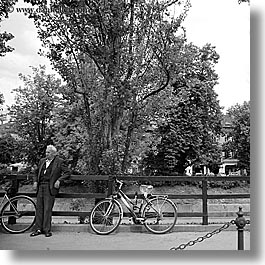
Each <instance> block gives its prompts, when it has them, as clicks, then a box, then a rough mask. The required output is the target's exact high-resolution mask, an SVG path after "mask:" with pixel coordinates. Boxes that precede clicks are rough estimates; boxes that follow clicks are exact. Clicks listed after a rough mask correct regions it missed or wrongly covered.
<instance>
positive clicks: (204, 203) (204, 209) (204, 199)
mask: <svg viewBox="0 0 265 265" xmlns="http://www.w3.org/2000/svg"><path fill="white" fill-rule="evenodd" d="M202 213H203V216H202V224H203V225H208V205H207V177H205V178H203V180H202Z"/></svg>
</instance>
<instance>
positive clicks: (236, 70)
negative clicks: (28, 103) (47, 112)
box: [0, 0, 250, 112]
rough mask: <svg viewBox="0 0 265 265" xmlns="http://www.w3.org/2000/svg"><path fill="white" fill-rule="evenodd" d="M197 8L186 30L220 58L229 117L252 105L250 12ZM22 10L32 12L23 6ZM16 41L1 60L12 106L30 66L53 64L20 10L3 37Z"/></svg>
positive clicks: (219, 0)
mask: <svg viewBox="0 0 265 265" xmlns="http://www.w3.org/2000/svg"><path fill="white" fill-rule="evenodd" d="M191 5H192V7H191V8H190V10H189V12H188V15H187V17H186V19H185V22H184V24H183V26H184V27H185V28H186V34H187V39H188V41H189V42H192V43H194V44H195V45H197V46H200V47H202V46H203V45H205V44H207V43H210V44H212V45H213V46H215V47H216V51H217V53H218V54H219V55H220V59H219V62H218V64H217V65H216V67H215V70H216V72H217V74H218V76H219V84H218V85H217V86H216V87H215V91H216V93H217V94H218V100H219V101H220V105H221V106H222V107H224V112H225V111H226V110H227V109H228V108H229V107H231V106H233V105H235V104H237V103H239V104H242V103H243V102H244V101H248V100H250V6H249V5H248V4H247V3H242V4H240V5H239V4H238V0H191ZM16 7H27V5H26V4H25V3H24V2H23V1H20V2H19V3H18V5H17V6H16ZM5 30H6V31H7V32H11V33H12V34H13V35H14V36H15V38H14V39H13V40H11V41H9V42H8V44H9V45H10V46H12V47H14V48H15V50H14V51H13V52H11V53H7V54H6V56H4V57H0V91H1V92H2V93H3V94H4V99H5V103H6V105H11V104H12V103H14V96H15V95H14V93H12V90H13V89H14V88H17V87H18V86H20V85H23V82H22V81H21V80H20V79H19V77H18V74H19V73H22V74H24V75H28V74H32V70H31V68H30V67H29V66H39V65H46V66H47V69H48V71H49V72H51V73H54V72H53V71H52V68H51V66H50V63H49V61H48V59H46V58H44V57H42V56H40V55H38V54H37V52H38V51H39V49H40V48H41V42H40V40H39V39H38V38H37V30H36V28H35V26H34V24H33V21H32V20H29V19H28V18H26V17H25V16H24V15H23V14H21V13H18V12H16V10H14V11H13V12H12V13H10V17H9V18H8V19H6V20H4V21H3V22H2V24H1V27H0V31H1V32H2V31H5Z"/></svg>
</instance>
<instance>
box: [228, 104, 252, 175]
mask: <svg viewBox="0 0 265 265" xmlns="http://www.w3.org/2000/svg"><path fill="white" fill-rule="evenodd" d="M227 115H228V116H229V117H230V119H231V122H232V130H231V131H230V132H229V133H228V137H230V139H231V141H229V142H228V143H227V146H226V148H228V150H233V152H234V154H235V158H237V159H239V165H238V166H239V168H241V169H246V170H247V172H248V173H249V171H250V102H249V101H248V102H244V103H243V104H242V105H240V104H236V105H234V106H232V107H230V108H229V109H228V110H227Z"/></svg>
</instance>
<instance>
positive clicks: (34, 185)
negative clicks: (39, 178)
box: [33, 182, 38, 190]
mask: <svg viewBox="0 0 265 265" xmlns="http://www.w3.org/2000/svg"><path fill="white" fill-rule="evenodd" d="M37 185H38V182H34V183H33V190H36V189H37Z"/></svg>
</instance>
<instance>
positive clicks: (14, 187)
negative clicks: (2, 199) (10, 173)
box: [8, 178, 19, 224]
mask: <svg viewBox="0 0 265 265" xmlns="http://www.w3.org/2000/svg"><path fill="white" fill-rule="evenodd" d="M11 183H12V185H11V187H10V189H9V190H8V196H9V197H10V198H12V197H15V196H16V195H17V192H18V186H19V185H18V180H17V178H15V179H12V181H11ZM15 206H17V205H15ZM10 207H11V209H10V211H13V207H12V206H10ZM8 223H9V224H15V223H16V218H15V217H14V216H10V217H8Z"/></svg>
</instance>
